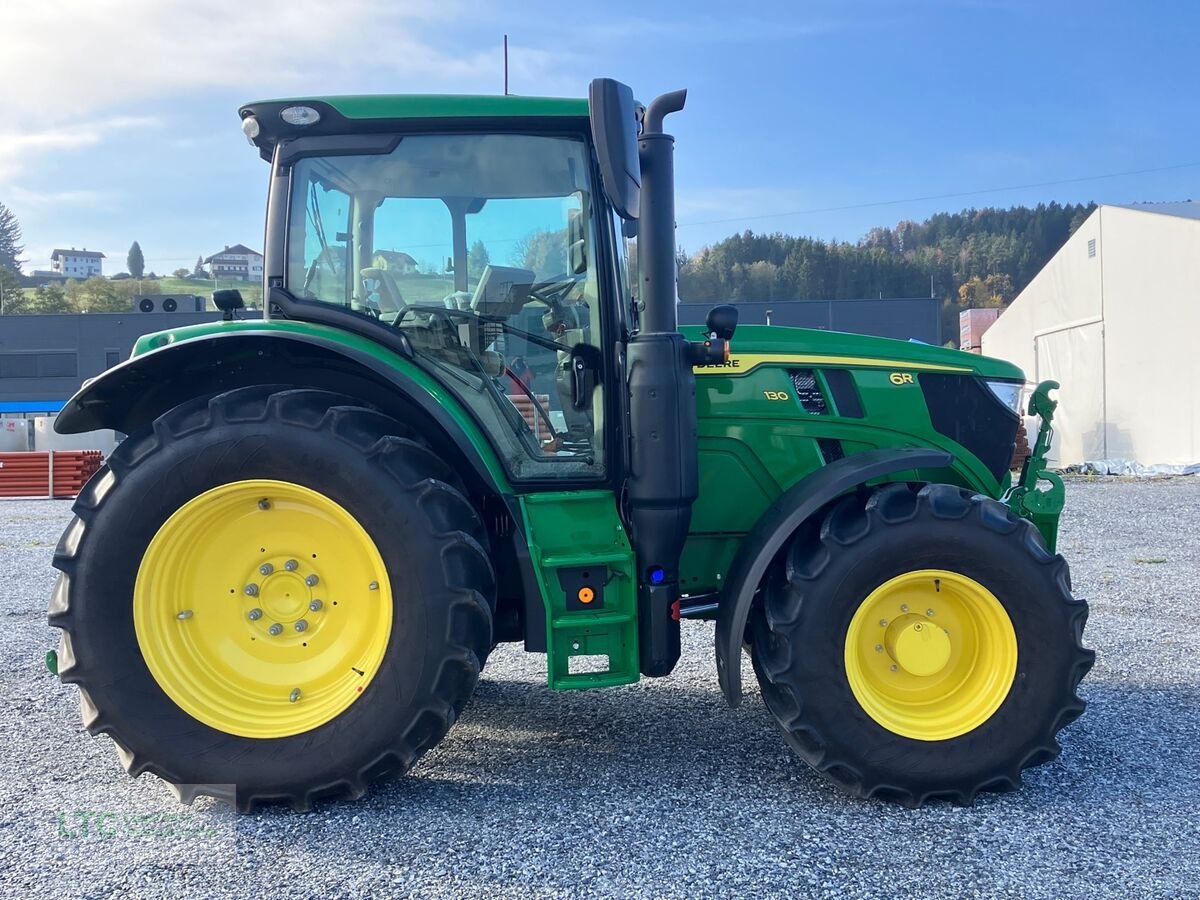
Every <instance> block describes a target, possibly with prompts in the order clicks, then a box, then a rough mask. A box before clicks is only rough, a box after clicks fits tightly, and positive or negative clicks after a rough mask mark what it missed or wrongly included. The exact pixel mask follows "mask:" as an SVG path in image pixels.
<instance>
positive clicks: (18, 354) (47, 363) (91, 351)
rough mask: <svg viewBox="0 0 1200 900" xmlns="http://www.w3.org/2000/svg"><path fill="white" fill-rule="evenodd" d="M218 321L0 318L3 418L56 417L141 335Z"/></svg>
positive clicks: (189, 317) (135, 316)
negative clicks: (85, 382)
mask: <svg viewBox="0 0 1200 900" xmlns="http://www.w3.org/2000/svg"><path fill="white" fill-rule="evenodd" d="M219 317H220V313H217V312H199V313H198V312H170V313H168V312H152V313H142V312H128V313H62V314H57V313H54V314H48V315H38V316H3V317H0V415H10V416H11V415H47V414H53V413H57V412H58V411H59V409H61V408H62V405H63V404H64V403H65V402H66V401H67V400H68V399H69V398H70V396H71V395H72V394H74V393H75V391H77V390H78V389H79V385H80V383H81V382H82V381H83V380H84V379H85V378H91V377H93V376H95V375H99V374H100V373H101V372H103V371H104V370H105V369H109V368H112V367H113V366H115V365H116V364H117V363H119V362H120V361H121V360H123V359H126V358H127V357H128V356H129V352H130V351H131V350H132V349H133V343H134V341H136V340H137V339H138V338H139V337H140V336H141V335H143V334H147V333H149V332H152V331H160V330H162V329H164V328H173V327H177V326H180V325H192V324H195V323H197V322H211V321H213V320H215V319H217V318H219Z"/></svg>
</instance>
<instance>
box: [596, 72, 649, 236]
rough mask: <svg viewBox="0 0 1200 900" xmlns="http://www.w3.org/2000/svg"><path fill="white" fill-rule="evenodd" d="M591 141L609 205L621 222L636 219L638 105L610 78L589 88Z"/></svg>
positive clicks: (629, 92) (628, 90) (624, 87)
mask: <svg viewBox="0 0 1200 900" xmlns="http://www.w3.org/2000/svg"><path fill="white" fill-rule="evenodd" d="M588 106H589V108H590V110H591V116H590V118H591V124H592V142H593V143H594V144H595V145H596V160H597V162H598V163H599V164H600V180H601V181H602V182H603V184H604V194H605V196H607V197H608V202H609V203H611V204H612V206H613V209H615V210H616V211H617V215H619V216H620V217H621V218H622V219H636V218H637V217H638V211H639V208H640V202H641V191H642V168H641V162H640V161H639V159H638V147H637V128H638V122H637V103H636V102H635V101H634V99H633V90H632V89H631V88H630V87H629V86H628V85H624V84H621V82H619V81H614V80H613V79H611V78H597V79H595V80H594V81H592V83H591V85H589V86H588Z"/></svg>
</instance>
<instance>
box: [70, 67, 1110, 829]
mask: <svg viewBox="0 0 1200 900" xmlns="http://www.w3.org/2000/svg"><path fill="white" fill-rule="evenodd" d="M683 104H684V93H683V92H682V91H679V92H674V93H670V94H665V95H663V96H661V97H658V98H657V99H655V100H654V101H653V102H651V103H650V104H649V105H648V106H646V107H642V106H640V105H638V104H636V103H635V102H634V99H633V94H632V92H631V91H630V90H629V88H627V87H625V86H623V85H621V84H619V83H617V82H615V81H612V80H609V79H598V80H597V81H594V82H593V83H592V85H591V88H590V91H589V97H588V99H587V100H560V99H546V98H526V97H511V96H504V97H495V96H493V97H449V96H384V97H331V98H325V99H317V98H306V99H295V100H282V101H271V102H261V103H252V104H249V105H247V106H245V107H243V108H242V110H241V118H242V127H243V131H244V132H245V134H246V135H247V136H248V137H249V138H250V140H251V141H252V143H253V144H254V145H255V146H256V147H257V148H258V150H259V152H260V154H261V155H262V157H263V158H264V159H265V160H267V161H268V162H269V163H270V165H271V174H270V188H269V199H268V206H267V217H266V253H265V284H264V288H265V304H264V305H265V309H264V311H263V312H262V314H261V315H256V316H254V317H253V318H251V317H250V316H249V315H248V314H247V313H245V312H244V311H243V310H242V309H241V307H242V302H241V298H240V295H238V294H237V292H230V291H224V292H218V293H217V294H216V295H214V300H215V301H216V302H217V305H218V306H219V307H220V308H221V309H223V310H224V311H225V318H224V320H223V321H221V322H216V323H212V324H205V325H195V326H187V327H181V328H175V329H171V330H168V331H164V332H159V333H157V334H153V335H147V336H145V337H143V338H142V339H140V340H139V342H138V343H137V345H136V347H135V349H134V352H133V354H132V356H131V358H130V359H129V360H128V361H126V362H124V363H122V364H121V365H119V366H117V367H115V368H113V369H111V370H109V371H108V372H106V373H105V374H104V375H102V376H101V377H99V378H97V379H93V380H91V381H90V382H88V383H87V384H86V385H85V386H84V387H83V389H82V390H81V391H80V392H79V393H78V394H77V395H76V396H75V397H74V398H73V399H72V400H71V401H70V403H69V404H68V405H67V407H66V408H65V409H64V410H63V412H62V414H61V415H60V416H59V419H58V422H57V426H56V427H57V428H58V430H59V431H61V432H67V433H72V432H80V431H87V430H90V429H95V428H113V429H116V430H118V431H121V432H124V433H126V434H128V435H129V437H128V438H127V439H126V440H125V441H124V442H122V443H121V445H120V446H119V447H118V448H117V449H116V450H115V451H114V452H113V454H112V456H111V457H110V459H109V460H108V465H107V466H106V467H105V468H104V469H103V470H102V471H101V472H100V473H99V474H98V475H97V476H96V477H95V478H93V479H92V481H91V482H90V483H89V484H88V486H87V488H86V489H85V490H84V492H83V493H82V494H81V495H80V497H79V499H78V501H77V503H76V504H75V518H74V520H73V521H72V523H71V524H70V526H69V527H68V528H67V530H66V532H65V533H64V535H63V538H62V541H61V542H60V544H59V547H58V550H57V552H56V555H55V561H54V562H55V566H56V567H57V568H58V569H59V570H60V571H61V575H60V577H59V580H58V584H57V586H56V588H55V591H54V595H53V598H52V600H51V603H50V620H51V623H52V624H54V625H56V626H57V627H59V628H61V629H62V643H61V646H60V649H59V651H58V654H57V668H58V672H59V674H60V676H61V678H62V680H63V681H65V682H68V683H73V684H77V685H78V686H79V692H80V700H81V706H82V710H83V719H84V724H85V726H86V727H87V728H88V730H89V731H90V732H92V733H94V734H95V733H105V734H108V735H110V736H111V737H112V739H113V741H114V742H115V743H116V744H117V747H118V750H119V752H120V756H121V759H122V761H123V763H124V764H125V767H126V769H127V770H128V771H129V772H131V773H132V774H134V775H137V774H139V773H141V772H143V771H149V772H154V773H155V774H157V775H159V776H160V777H162V778H163V779H164V780H166V781H168V782H169V783H171V784H172V785H174V786H175V788H176V790H177V792H178V793H179V795H180V796H181V797H182V798H183V799H185V800H190V799H191V798H192V797H193V796H195V795H196V794H198V793H203V794H211V795H215V796H220V797H224V798H226V799H228V800H229V801H230V802H232V803H235V804H236V805H237V807H238V808H239V809H242V810H249V809H252V808H254V807H255V806H257V805H258V804H261V803H265V802H275V801H279V802H286V803H290V804H292V805H293V806H295V807H298V808H307V807H309V806H310V805H311V804H312V803H313V802H315V801H318V800H320V799H323V798H326V797H336V796H344V795H350V796H355V797H357V796H360V795H362V794H363V793H364V792H365V791H366V790H367V786H368V784H369V783H370V782H371V781H372V780H373V779H375V778H378V777H380V776H383V775H385V774H389V773H402V772H404V771H407V770H408V769H409V768H411V767H412V765H413V764H414V763H415V762H416V761H417V759H419V757H420V756H421V755H422V754H423V753H424V752H425V751H426V750H428V749H429V748H430V747H432V746H434V745H435V744H436V743H437V742H438V741H439V740H441V738H442V737H443V736H444V735H445V733H446V732H447V730H448V729H449V728H450V727H451V726H452V725H453V723H454V722H455V720H456V719H457V718H458V716H459V714H460V712H461V711H462V710H463V708H464V706H465V704H466V703H467V700H468V698H469V697H470V695H471V693H472V691H473V689H474V687H475V684H476V682H477V680H478V678H479V674H480V671H481V669H482V668H483V666H484V664H485V663H486V661H487V658H488V655H489V653H490V652H491V651H492V650H493V648H494V647H495V645H496V644H497V643H499V642H521V643H523V645H524V648H525V649H526V650H529V651H532V652H537V653H544V654H545V656H546V661H547V680H548V683H549V686H550V687H551V688H554V689H558V690H569V689H585V688H599V687H607V686H612V685H619V684H627V683H631V682H634V681H637V680H638V679H639V678H641V677H644V676H645V677H658V676H663V675H667V674H669V673H670V672H671V671H672V669H673V668H674V666H675V664H676V662H677V661H678V659H679V655H680V628H681V621H686V620H690V619H715V621H716V628H715V638H716V642H715V661H716V673H717V677H718V680H719V683H720V687H721V690H722V691H723V693H724V695H725V697H726V698H727V700H728V702H729V703H730V704H731V705H736V704H738V703H739V702H740V701H741V697H742V660H743V656H744V655H747V656H748V657H749V660H750V662H751V663H752V665H753V670H754V672H755V675H756V676H757V680H758V683H759V685H760V688H761V692H762V697H763V700H764V701H765V702H766V705H767V707H768V708H769V709H770V711H771V712H772V714H773V715H774V716H775V718H776V720H777V721H778V723H779V726H780V728H781V729H782V731H783V734H784V737H785V739H786V740H787V741H788V742H789V743H790V744H791V745H792V747H793V748H794V749H795V750H796V752H797V753H798V754H799V755H800V756H801V757H802V758H803V759H805V760H806V761H807V762H809V763H810V764H812V765H813V766H814V767H815V768H816V769H817V770H818V771H820V772H821V773H822V774H824V775H825V776H826V777H828V778H831V779H832V780H834V781H835V782H837V783H839V784H840V785H842V786H843V787H845V788H846V789H847V790H849V791H850V792H852V793H854V794H856V795H859V796H873V795H878V796H886V797H890V798H893V799H896V800H898V801H900V802H903V803H907V804H914V805H915V804H920V803H923V802H925V801H926V800H928V799H931V798H948V799H951V800H954V801H957V802H969V801H970V800H971V799H972V798H973V797H974V796H975V794H976V793H977V792H978V791H980V790H984V789H1011V788H1014V787H1016V786H1017V784H1018V783H1019V780H1020V773H1021V770H1022V769H1023V768H1025V767H1027V766H1030V765H1035V764H1037V763H1040V762H1044V761H1045V760H1048V759H1050V758H1052V757H1054V756H1055V755H1056V754H1057V752H1058V745H1057V744H1056V742H1055V734H1056V733H1057V731H1058V730H1059V729H1060V728H1062V727H1063V726H1064V725H1066V724H1067V723H1069V722H1070V721H1071V720H1073V719H1074V718H1075V717H1076V716H1078V715H1079V714H1080V713H1081V712H1082V710H1083V703H1082V702H1081V701H1080V700H1079V698H1078V697H1077V696H1076V694H1075V690H1076V686H1077V685H1078V683H1079V680H1080V679H1081V678H1082V677H1083V675H1084V674H1085V673H1086V671H1087V669H1088V668H1089V666H1090V665H1091V661H1092V654H1091V652H1090V651H1088V650H1085V649H1084V648H1083V647H1082V644H1081V636H1082V630H1083V624H1084V621H1085V619H1086V613H1087V610H1086V606H1085V605H1084V603H1082V602H1081V601H1078V600H1076V599H1074V598H1073V597H1072V596H1071V593H1070V582H1069V576H1068V572H1067V565H1066V562H1065V561H1064V560H1063V559H1062V557H1061V556H1058V555H1056V554H1055V552H1054V544H1055V537H1056V530H1057V522H1058V514H1059V511H1060V510H1061V508H1062V502H1063V493H1062V483H1061V481H1057V480H1055V477H1054V476H1053V473H1048V472H1045V471H1044V456H1045V452H1046V449H1047V447H1048V446H1049V435H1050V430H1049V429H1050V422H1051V418H1052V414H1053V401H1052V400H1051V399H1050V397H1049V394H1048V391H1049V389H1050V388H1051V387H1053V385H1049V384H1048V385H1044V386H1042V387H1040V388H1039V391H1038V393H1037V394H1036V395H1035V404H1036V406H1037V409H1036V412H1038V413H1040V414H1041V415H1042V421H1043V425H1042V429H1043V430H1042V434H1041V435H1040V436H1039V440H1038V442H1037V449H1036V450H1035V453H1034V455H1033V456H1032V457H1031V458H1030V460H1029V462H1027V463H1026V467H1025V470H1024V471H1023V472H1022V474H1021V477H1020V479H1019V480H1018V481H1017V482H1016V483H1013V481H1012V479H1011V478H1010V476H1009V474H1008V472H1007V468H1008V462H1009V459H1010V457H1011V452H1012V446H1013V441H1014V436H1015V434H1016V431H1017V424H1018V405H1019V398H1020V396H1021V390H1022V387H1023V385H1024V376H1023V374H1022V373H1021V372H1020V370H1018V369H1016V368H1015V367H1013V366H1011V365H1009V364H1007V363H1004V362H1001V361H998V360H993V359H987V358H985V357H981V356H975V355H971V354H966V353H959V352H957V351H952V350H947V349H943V348H937V347H929V346H925V345H922V344H917V343H904V342H898V341H890V340H884V339H879V338H870V337H863V336H855V335H847V334H836V333H828V332H813V331H806V330H800V329H787V328H770V327H765V328H764V327H743V328H740V329H739V328H737V327H736V326H737V311H736V308H734V307H730V306H718V307H716V308H715V309H714V310H713V311H712V313H711V314H710V316H709V321H708V325H707V326H706V327H705V328H703V329H700V328H685V329H680V328H679V327H678V325H677V321H676V315H675V304H676V296H675V277H676V272H675V240H674V184H673V182H674V178H673V152H674V151H673V143H674V142H673V139H672V137H671V136H670V135H669V134H667V133H666V132H665V131H664V120H665V118H666V117H667V116H668V115H669V114H671V113H675V112H677V111H679V110H680V109H682V108H683ZM635 246H636V253H632V252H630V251H631V250H632V248H634V247H635ZM688 627H695V628H702V627H704V626H701V625H693V626H688ZM630 702H636V700H635V698H634V695H630ZM586 728H587V723H585V722H581V723H580V729H581V730H584V731H586ZM481 752H486V751H485V750H484V749H483V748H481Z"/></svg>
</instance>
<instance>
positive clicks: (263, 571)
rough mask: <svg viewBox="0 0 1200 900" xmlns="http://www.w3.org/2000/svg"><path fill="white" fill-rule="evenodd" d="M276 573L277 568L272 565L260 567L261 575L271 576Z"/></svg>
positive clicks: (265, 564) (266, 564) (264, 564)
mask: <svg viewBox="0 0 1200 900" xmlns="http://www.w3.org/2000/svg"><path fill="white" fill-rule="evenodd" d="M274 571H275V567H274V566H273V565H271V564H270V563H263V564H262V565H261V566H259V567H258V574H259V575H270V574H271V573H272V572H274Z"/></svg>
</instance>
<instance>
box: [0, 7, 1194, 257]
mask: <svg viewBox="0 0 1200 900" xmlns="http://www.w3.org/2000/svg"><path fill="white" fill-rule="evenodd" d="M5 19H6V21H5V28H4V32H3V34H0V84H3V85H5V88H4V95H5V96H4V99H3V105H4V108H5V111H6V112H5V117H4V121H3V122H2V123H0V202H4V203H5V204H7V205H8V206H9V207H10V208H11V209H12V210H13V211H14V212H15V213H16V214H17V216H18V218H19V219H20V220H21V223H22V225H23V227H24V231H25V243H26V245H27V253H26V256H27V260H28V262H27V264H26V269H27V270H31V269H33V268H41V267H44V266H46V265H47V264H48V257H49V252H50V250H51V249H52V248H53V247H56V246H66V247H70V246H75V247H84V246H86V247H88V248H89V249H98V250H102V251H103V252H105V253H106V254H108V257H109V260H108V263H107V265H106V269H105V271H106V272H107V273H110V274H111V273H113V272H116V271H119V270H120V269H121V268H123V267H124V261H125V253H126V250H127V249H128V247H129V244H130V242H131V241H133V240H135V239H136V240H138V241H139V242H140V243H141V245H142V248H143V251H144V253H145V256H146V260H147V268H150V269H154V270H156V271H159V272H160V273H161V272H168V271H170V270H172V269H174V268H178V267H180V266H189V267H190V266H191V265H192V264H193V263H194V262H195V259H196V257H197V255H201V254H202V255H205V256H207V255H209V254H211V253H213V252H215V251H216V250H219V249H221V247H223V246H224V245H225V244H233V243H245V244H248V245H250V246H253V247H256V248H260V247H261V243H262V210H263V203H264V197H265V185H266V175H267V169H266V164H265V163H263V162H262V161H261V160H259V159H258V157H257V155H256V153H255V151H254V150H253V149H252V148H250V147H249V146H248V145H247V144H246V142H245V140H244V139H243V138H242V136H241V134H240V131H239V129H238V121H237V116H236V110H237V107H238V105H239V104H240V103H241V102H244V101H246V100H250V99H261V98H262V97H269V96H292V95H303V94H325V93H357V92H374V93H387V92H395V93H405V92H442V91H451V92H469V93H475V92H488V93H490V92H498V91H499V90H500V89H501V85H502V69H501V55H500V43H501V35H502V34H503V33H504V32H508V33H509V35H510V47H511V50H510V55H511V68H510V72H511V76H510V77H511V85H512V90H513V91H514V92H515V93H527V94H552V95H582V94H583V93H584V92H585V91H586V88H587V82H588V80H589V79H590V78H591V77H593V76H595V75H611V76H614V77H617V78H620V79H621V80H623V81H626V82H628V83H629V84H631V85H633V86H634V88H635V91H636V92H637V94H638V96H639V97H641V98H643V99H649V98H650V97H652V96H653V95H654V94H655V93H658V92H660V91H663V90H668V89H671V88H676V87H687V88H688V89H689V99H688V106H687V109H686V110H685V111H684V112H683V113H681V114H680V115H678V116H676V117H675V118H674V119H673V120H672V126H673V129H674V131H675V134H676V136H677V138H678V145H677V166H678V189H679V196H678V218H679V223H680V230H679V242H680V244H681V245H682V246H684V247H685V248H687V249H688V250H690V251H694V250H697V249H699V248H700V247H701V246H703V245H704V244H707V243H712V242H714V241H717V240H719V239H720V238H722V237H724V236H726V235H728V234H730V233H732V232H734V231H740V230H742V229H745V228H752V229H754V230H757V231H775V230H781V231H785V232H789V233H793V234H809V235H815V236H819V237H824V238H839V239H847V240H855V239H857V238H858V237H860V236H861V235H862V234H864V233H865V232H866V231H867V230H868V229H869V228H870V227H871V226H873V225H890V224H894V223H895V222H897V221H899V220H900V219H905V218H911V219H921V218H924V217H925V216H927V215H928V214H930V213H932V212H936V211H939V210H954V209H960V208H963V207H967V206H988V205H996V206H1007V205H1011V204H1015V203H1036V202H1038V201H1049V200H1058V201H1061V202H1070V201H1087V200H1096V201H1099V202H1116V203H1125V202H1132V201H1149V200H1180V199H1188V198H1200V188H1198V187H1197V185H1198V184H1200V117H1198V116H1197V115H1196V112H1197V105H1196V101H1195V74H1194V65H1195V63H1194V59H1195V43H1194V42H1195V35H1196V34H1197V33H1198V29H1200V4H1195V3H1194V2H1155V3H1132V2H1124V3H1119V2H1105V0H1091V2H1061V3H1060V2H1046V0H1043V2H1037V0H957V2H954V0H926V2H922V0H909V2H889V0H840V2H834V0H825V2H805V0H795V2H790V3H788V2H773V0H760V2H757V3H754V4H730V3H728V2H720V3H708V2H695V0H689V2H687V3H683V2H663V3H650V2H644V3H640V4H634V3H627V2H607V3H604V4H599V5H594V6H592V7H590V8H587V9H586V12H584V11H582V9H580V10H579V11H576V8H575V7H572V6H571V5H564V4H562V3H561V2H553V3H550V2H541V0H523V2H521V3H520V4H500V3H470V2H459V0H436V2H435V0H339V2H337V3H330V2H328V0H255V2H250V3H247V2H244V0H186V2H185V0H103V2H99V0H44V2H42V3H23V4H20V5H19V6H17V7H16V8H14V9H9V10H7V11H6V13H5ZM1167 167H1174V168H1167ZM1152 169H1154V170H1160V171H1154V172H1146V171H1144V170H1152ZM1130 172H1140V173H1141V174H1127V175H1121V176H1118V177H1105V178H1092V176H1101V175H1112V174H1113V173H1130ZM1076 179H1088V180H1076ZM1047 182H1053V184H1043V183H1047ZM1031 184H1043V186H1040V187H1029V188H1024V189H1018V190H1004V191H995V190H992V189H995V188H1002V187H1009V186H1016V185H1031ZM945 195H955V196H945ZM917 198H935V199H917ZM890 201H902V202H890Z"/></svg>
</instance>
